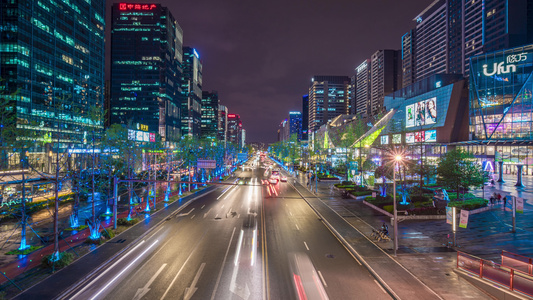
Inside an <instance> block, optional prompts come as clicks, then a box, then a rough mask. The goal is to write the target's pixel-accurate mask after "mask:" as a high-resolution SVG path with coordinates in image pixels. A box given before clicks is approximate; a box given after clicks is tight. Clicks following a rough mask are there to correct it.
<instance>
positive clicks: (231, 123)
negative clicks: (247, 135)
mask: <svg viewBox="0 0 533 300" xmlns="http://www.w3.org/2000/svg"><path fill="white" fill-rule="evenodd" d="M227 141H228V142H230V143H234V144H235V145H237V146H238V147H242V144H241V143H242V122H241V116H239V115H238V114H228V135H227Z"/></svg>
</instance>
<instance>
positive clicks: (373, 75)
mask: <svg viewBox="0 0 533 300" xmlns="http://www.w3.org/2000/svg"><path fill="white" fill-rule="evenodd" d="M401 62H402V61H401V59H400V51H397V50H378V51H376V52H375V53H374V54H372V57H371V58H370V64H371V67H370V68H371V71H370V103H369V105H368V107H369V115H371V116H375V115H376V114H378V113H380V112H382V110H383V99H384V97H385V95H387V94H390V93H392V92H394V91H396V90H399V89H400V88H401V84H402V81H401V74H402V72H401Z"/></svg>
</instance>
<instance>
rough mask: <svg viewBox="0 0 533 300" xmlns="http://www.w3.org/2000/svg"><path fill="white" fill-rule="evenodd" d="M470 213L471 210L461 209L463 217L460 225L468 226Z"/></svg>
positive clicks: (462, 226)
mask: <svg viewBox="0 0 533 300" xmlns="http://www.w3.org/2000/svg"><path fill="white" fill-rule="evenodd" d="M469 215H470V212H469V211H468V210H466V209H461V219H460V220H459V227H461V228H466V225H468V216H469Z"/></svg>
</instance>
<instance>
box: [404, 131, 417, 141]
mask: <svg viewBox="0 0 533 300" xmlns="http://www.w3.org/2000/svg"><path fill="white" fill-rule="evenodd" d="M405 142H406V143H407V144H412V143H414V142H415V133H414V132H408V133H406V134H405Z"/></svg>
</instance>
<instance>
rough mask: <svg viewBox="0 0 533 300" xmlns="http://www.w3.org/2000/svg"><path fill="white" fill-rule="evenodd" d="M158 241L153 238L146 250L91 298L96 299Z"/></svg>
mask: <svg viewBox="0 0 533 300" xmlns="http://www.w3.org/2000/svg"><path fill="white" fill-rule="evenodd" d="M157 242H159V240H155V242H153V243H152V245H150V247H148V248H146V250H144V251H143V253H141V255H139V256H137V257H136V258H135V259H134V260H133V261H132V262H131V263H130V264H129V265H127V266H126V267H125V268H124V269H122V271H120V273H118V275H116V276H115V277H114V278H113V279H112V280H111V281H109V282H108V283H107V284H106V285H105V286H104V287H103V288H102V289H100V291H99V292H98V293H96V295H94V296H93V297H92V298H91V300H93V299H96V298H97V297H98V296H99V295H100V294H101V293H102V292H103V291H104V290H105V289H107V288H108V287H109V286H110V285H111V284H113V282H115V280H117V279H118V278H119V277H120V276H122V274H124V272H126V271H127V270H128V269H129V268H130V267H131V266H133V265H134V264H135V263H136V262H137V261H138V260H139V259H140V258H141V257H143V256H144V255H145V254H146V252H148V250H150V249H152V247H153V246H154V245H155V244H156V243H157Z"/></svg>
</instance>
